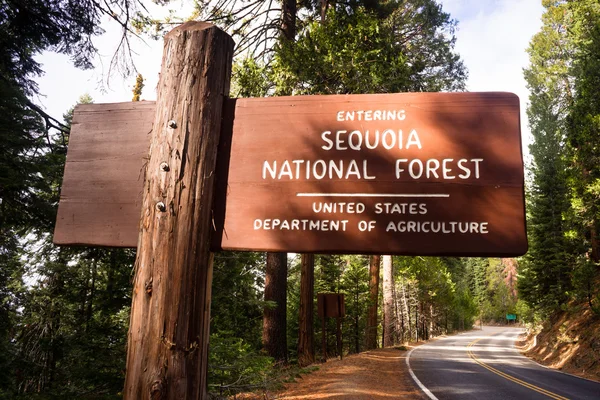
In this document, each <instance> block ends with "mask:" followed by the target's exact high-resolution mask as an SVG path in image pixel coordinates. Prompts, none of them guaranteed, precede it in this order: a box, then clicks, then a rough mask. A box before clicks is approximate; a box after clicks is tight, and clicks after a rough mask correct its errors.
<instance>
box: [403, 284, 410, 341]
mask: <svg viewBox="0 0 600 400" xmlns="http://www.w3.org/2000/svg"><path fill="white" fill-rule="evenodd" d="M409 289H410V288H409ZM406 291H407V289H406V285H404V278H403V279H402V301H403V302H404V310H405V312H406V319H407V320H408V321H407V322H408V340H409V341H411V340H412V324H411V321H410V304H409V303H408V299H407V298H406Z"/></svg>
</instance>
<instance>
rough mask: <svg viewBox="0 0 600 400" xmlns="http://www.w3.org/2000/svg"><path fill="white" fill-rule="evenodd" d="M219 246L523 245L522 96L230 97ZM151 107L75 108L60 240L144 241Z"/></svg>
mask: <svg viewBox="0 0 600 400" xmlns="http://www.w3.org/2000/svg"><path fill="white" fill-rule="evenodd" d="M225 111H226V112H225V118H224V121H223V123H224V130H223V132H222V135H221V136H222V142H221V149H220V150H219V157H218V171H217V186H218V187H217V190H216V192H217V196H216V199H215V210H214V226H215V228H216V232H215V234H214V235H213V250H218V249H224V250H266V251H297V252H313V253H363V254H369V253H372V254H400V255H448V256H503V257H507V256H517V255H522V254H524V253H525V252H526V251H527V237H526V229H525V207H524V204H525V201H524V190H523V189H524V176H523V159H522V152H521V135H520V123H519V100H518V98H517V96H515V95H513V94H510V93H402V94H374V95H334V96H298V97H273V98H252V99H237V100H235V99H234V100H230V101H228V102H226V110H225ZM153 116H154V112H153V103H150V102H144V103H137V104H136V103H122V104H98V105H95V104H93V105H81V106H78V107H77V108H76V110H75V114H74V119H73V128H72V133H71V139H70V144H69V152H68V155H67V165H66V167H65V176H64V183H63V189H62V193H61V201H60V206H59V213H58V218H57V226H56V231H55V237H54V240H55V242H56V243H57V244H84V245H101V246H122V247H135V246H136V245H137V238H138V225H139V219H140V205H141V191H142V188H143V172H144V159H145V157H146V156H147V151H148V150H147V149H148V135H147V134H148V133H149V132H150V129H151V125H152V119H153Z"/></svg>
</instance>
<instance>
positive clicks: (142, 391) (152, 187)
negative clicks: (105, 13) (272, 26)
mask: <svg viewBox="0 0 600 400" xmlns="http://www.w3.org/2000/svg"><path fill="white" fill-rule="evenodd" d="M232 56H233V40H232V39H231V38H230V37H229V36H228V35H227V34H226V33H224V32H223V31H221V30H220V29H218V28H217V27H215V26H213V25H210V24H207V23H202V22H188V23H186V24H183V25H181V26H179V27H177V28H175V29H173V30H172V31H171V32H169V33H168V34H167V35H166V36H165V44H164V53H163V61H162V69H161V76H160V82H159V85H158V99H157V101H156V114H155V118H154V125H153V129H152V133H151V141H150V143H151V144H150V158H149V160H148V164H147V169H146V175H145V183H144V192H143V205H142V216H141V222H140V225H141V226H140V236H139V241H138V253H137V260H136V273H135V278H134V287H133V304H132V308H131V322H130V327H129V337H128V348H127V376H126V379H125V390H124V395H125V398H126V399H203V398H206V379H207V362H208V358H207V356H208V334H209V318H210V297H211V283H212V253H210V250H209V243H210V234H211V224H212V222H211V211H212V201H213V182H214V175H215V163H216V153H217V145H218V143H219V136H220V127H221V113H222V108H223V101H224V97H225V96H227V95H228V93H229V80H230V76H231V62H232Z"/></svg>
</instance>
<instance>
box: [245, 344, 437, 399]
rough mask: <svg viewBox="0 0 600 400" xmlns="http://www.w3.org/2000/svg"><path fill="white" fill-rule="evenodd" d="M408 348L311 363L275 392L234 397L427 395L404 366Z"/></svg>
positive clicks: (307, 397) (378, 350) (407, 396)
mask: <svg viewBox="0 0 600 400" xmlns="http://www.w3.org/2000/svg"><path fill="white" fill-rule="evenodd" d="M410 349H411V347H408V350H398V349H395V348H385V349H376V350H371V351H366V352H363V353H360V354H353V355H350V356H347V357H344V359H343V360H338V359H330V360H328V361H327V362H326V363H322V364H315V366H316V367H318V370H316V371H314V372H312V373H308V374H304V375H302V376H301V377H299V378H296V380H295V382H292V383H287V384H285V385H284V388H283V389H281V390H280V391H277V392H271V393H261V394H260V395H258V394H249V393H246V394H243V395H238V396H236V398H237V399H245V400H250V399H269V400H274V399H280V400H295V399H327V400H341V399H344V400H348V399H352V400H383V399H386V400H388V399H391V398H396V399H399V398H401V399H407V400H425V399H427V398H426V397H425V396H424V395H423V394H422V392H421V391H420V390H419V388H418V387H417V386H416V385H415V383H414V382H413V380H412V379H411V377H410V374H409V372H408V367H407V366H406V356H407V354H408V351H409V350H410Z"/></svg>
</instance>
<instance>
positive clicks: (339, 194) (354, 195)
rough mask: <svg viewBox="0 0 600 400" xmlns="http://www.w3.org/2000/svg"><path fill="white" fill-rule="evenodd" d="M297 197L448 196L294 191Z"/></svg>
mask: <svg viewBox="0 0 600 400" xmlns="http://www.w3.org/2000/svg"><path fill="white" fill-rule="evenodd" d="M296 196H297V197H450V195H449V194H446V193H415V194H408V193H296Z"/></svg>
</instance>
